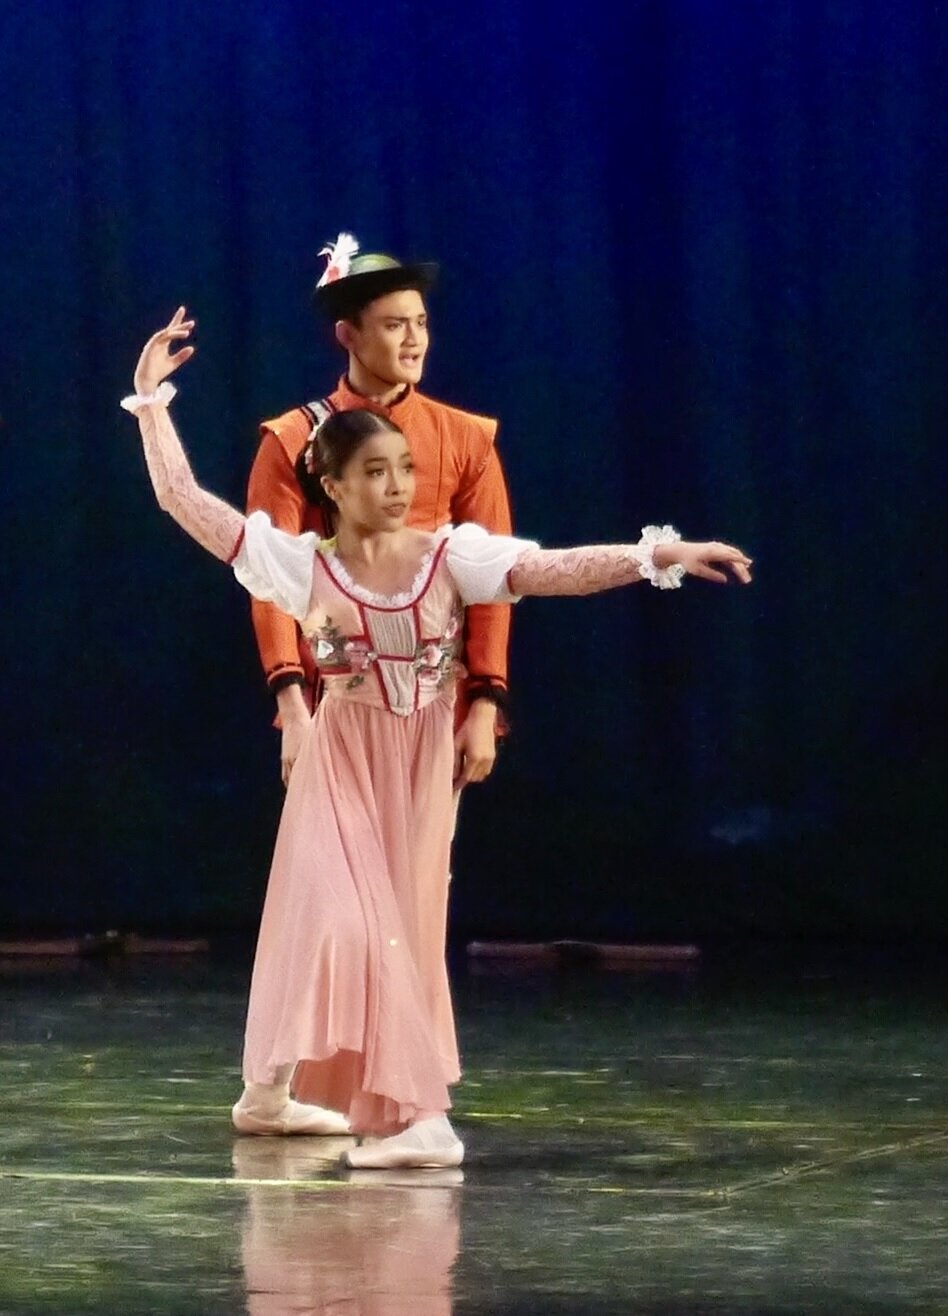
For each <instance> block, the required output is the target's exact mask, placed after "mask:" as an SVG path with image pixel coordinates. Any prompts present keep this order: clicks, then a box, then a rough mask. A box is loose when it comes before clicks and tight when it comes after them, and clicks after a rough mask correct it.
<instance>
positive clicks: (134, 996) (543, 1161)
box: [0, 954, 948, 1316]
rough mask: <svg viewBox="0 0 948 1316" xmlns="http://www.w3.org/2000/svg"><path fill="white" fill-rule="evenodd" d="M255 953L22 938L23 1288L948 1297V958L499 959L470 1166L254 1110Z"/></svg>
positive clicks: (2, 1193) (48, 1298) (469, 1131)
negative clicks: (268, 1129) (568, 964)
mask: <svg viewBox="0 0 948 1316" xmlns="http://www.w3.org/2000/svg"><path fill="white" fill-rule="evenodd" d="M245 978H246V960H245V959H244V958H243V957H240V956H238V957H237V958H236V959H235V958H233V957H231V958H229V959H227V960H221V959H220V958H218V957H216V956H206V957H199V958H195V959H193V960H185V961H183V962H181V961H177V962H176V961H173V960H166V961H163V962H160V963H159V962H145V961H144V960H140V959H135V960H133V959H126V960H122V961H119V962H115V963H111V964H104V963H92V962H63V963H60V964H56V963H50V962H47V963H38V962H37V963H34V962H15V961H6V962H5V963H3V964H2V966H0V1090H2V1093H3V1119H2V1124H0V1313H3V1316H8V1314H9V1316H13V1314H14V1313H15V1316H32V1314H33V1313H44V1314H45V1313H49V1314H50V1316H52V1314H54V1313H55V1316H64V1314H66V1313H69V1314H71V1313H81V1312H96V1313H115V1314H119V1313H120V1314H121V1316H138V1313H161V1312H175V1313H190V1312H194V1313H200V1314H201V1316H218V1313H220V1316H225V1314H226V1316H234V1313H241V1312H245V1311H246V1312H250V1313H253V1314H254V1316H263V1314H266V1316H276V1314H277V1313H294V1316H299V1314H300V1313H323V1312H325V1313H332V1314H333V1316H342V1313H347V1314H348V1313H350V1312H352V1313H356V1312H358V1313H371V1316H409V1313H410V1316H436V1314H437V1316H448V1313H453V1316H466V1314H467V1313H471V1314H473V1313H485V1314H486V1313H500V1314H506V1313H515V1312H516V1313H522V1314H523V1316H526V1314H527V1313H544V1314H547V1313H548V1314H549V1316H559V1314H560V1313H564V1314H565V1313H582V1314H583V1316H587V1314H588V1316H604V1314H605V1313H623V1316H645V1314H646V1313H648V1316H672V1313H674V1314H675V1316H685V1313H715V1314H716V1316H717V1314H719V1313H720V1314H723V1313H733V1312H741V1313H745V1312H746V1313H755V1316H761V1314H770V1316H776V1314H777V1313H780V1314H781V1316H789V1314H790V1313H803V1312H806V1313H814V1312H818V1313H824V1312H825V1313H834V1316H839V1314H841V1313H867V1314H868V1313H873V1316H878V1314H880V1313H886V1314H887V1316H891V1314H892V1313H901V1312H912V1313H917V1312H932V1313H934V1312H944V1311H948V1176H946V1152H948V1131H946V1130H948V1029H946V1022H948V1020H946V1007H945V1001H946V995H945V989H946V987H948V975H945V974H942V973H941V972H940V971H934V972H932V971H923V970H922V969H921V968H920V967H919V966H918V965H917V964H907V963H905V962H901V963H899V962H893V961H890V960H882V959H876V960H874V961H873V960H869V961H866V960H863V961H860V962H858V963H857V962H855V961H852V960H850V961H848V962H846V963H841V962H840V961H839V960H838V959H837V958H836V957H833V956H831V955H828V954H827V955H825V956H823V957H821V958H820V957H812V956H811V957H810V959H809V960H808V962H807V963H806V964H802V963H800V962H783V963H781V962H777V961H776V960H774V959H772V958H771V959H768V958H766V957H760V958H758V959H756V960H755V961H754V962H753V963H746V962H742V960H741V957H740V956H726V957H725V956H721V957H715V956H713V955H712V956H707V955H706V956H705V957H704V959H703V960H702V962H701V963H700V964H699V965H698V966H697V967H694V968H692V969H690V970H689V969H680V970H677V971H674V972H667V973H666V972H658V971H653V972H650V973H647V974H645V973H609V974H606V973H596V972H592V971H587V972H582V973H581V972H574V973H564V972H557V971H550V972H544V973H538V972H536V971H531V972H529V973H527V972H517V971H515V970H511V971H507V972H504V973H498V972H484V971H478V972H474V971H472V970H469V969H466V968H465V967H464V966H463V965H462V966H461V968H460V970H459V972H458V974H457V976H456V981H457V998H458V1007H459V1019H460V1034H461V1040H462V1049H463V1051H464V1053H465V1061H466V1076H465V1080H464V1082H463V1084H462V1085H461V1086H460V1088H459V1089H458V1091H457V1094H456V1095H457V1101H456V1109H455V1116H456V1123H457V1125H458V1127H459V1129H460V1130H461V1131H462V1135H463V1137H464V1140H465V1143H466V1144H467V1147H468V1162H467V1164H466V1165H465V1167H464V1169H463V1172H462V1171H444V1172H438V1171H433V1172H413V1173H401V1174H394V1173H391V1174H388V1173H383V1172H374V1173H373V1172H354V1171H353V1172H345V1171H341V1170H340V1169H338V1168H337V1165H336V1158H337V1157H338V1155H339V1152H340V1151H341V1150H342V1148H343V1147H344V1146H345V1145H346V1144H345V1142H344V1141H343V1142H340V1141H339V1140H330V1139H293V1140H291V1139H259V1138H237V1137H235V1136H233V1135H232V1133H231V1129H230V1125H229V1107H230V1105H231V1103H232V1101H233V1100H234V1099H235V1097H236V1095H237V1094H238V1092H239V1082H238V1075H237V1064H236V1057H237V1053H238V1047H239V1040H240V1033H241V1027H242V1014H243V1005H244V991H245Z"/></svg>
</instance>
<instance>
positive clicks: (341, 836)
mask: <svg viewBox="0 0 948 1316" xmlns="http://www.w3.org/2000/svg"><path fill="white" fill-rule="evenodd" d="M257 516H258V517H261V518H262V519H257V518H256V517H252V518H250V520H249V521H248V525H247V534H246V537H245V540H244V544H243V546H242V548H241V551H240V554H239V556H238V559H237V561H236V562H235V571H236V574H237V576H238V579H240V580H241V582H242V583H243V584H245V585H247V587H248V588H250V589H251V590H252V592H253V593H255V594H256V595H257V596H258V597H259V596H260V595H261V594H265V593H267V592H269V593H270V595H271V596H272V597H274V598H275V599H276V600H277V601H278V602H282V603H284V604H289V606H288V607H287V610H288V611H295V613H296V614H297V615H299V616H300V621H301V625H302V629H303V633H304V635H305V636H306V637H307V638H308V640H309V641H310V643H311V644H312V645H313V650H314V654H315V657H316V661H317V664H318V666H319V669H320V673H321V676H322V678H323V680H324V683H325V694H324V697H323V699H322V700H321V702H320V704H319V707H318V709H317V711H316V714H315V716H314V717H313V720H312V722H311V723H310V725H309V728H308V730H307V733H306V738H305V740H304V743H303V748H302V750H301V753H300V755H299V758H298V759H297V761H296V764H295V766H294V769H293V773H292V775H291V778H290V784H289V788H288V790H287V795H286V803H285V805H284V809H283V815H282V818H281V821H280V828H279V832H278V835H277V841H276V849H275V852H274V856H273V866H272V869H271V872H270V879H269V884H268V887H267V895H266V902H265V905H264V910H263V918H262V923H261V927H260V934H259V940H258V944H257V953H256V959H255V963H254V970H253V980H252V984H251V990H250V1005H249V1011H248V1018H247V1031H246V1039H245V1048H244V1078H245V1080H246V1081H248V1082H259V1083H272V1082H273V1081H274V1071H275V1070H276V1069H277V1067H278V1066H281V1065H286V1064H291V1063H296V1064H297V1068H296V1073H295V1077H294V1083H293V1087H294V1093H295V1095H296V1096H297V1098H298V1099H301V1100H304V1101H311V1102H315V1103H317V1104H318V1105H322V1106H329V1107H332V1108H333V1109H336V1110H341V1111H344V1112H345V1113H346V1114H347V1115H348V1116H349V1118H350V1120H351V1122H352V1125H353V1127H354V1128H356V1129H358V1130H359V1131H364V1132H375V1133H386V1132H390V1131H392V1130H395V1129H397V1128H400V1127H402V1126H403V1125H404V1124H405V1123H406V1122H408V1121H410V1120H411V1119H412V1118H413V1117H414V1116H415V1115H416V1114H417V1113H418V1112H419V1111H429V1112H430V1111H439V1110H446V1109H447V1108H448V1107H449V1106H450V1099H449V1097H448V1086H449V1084H452V1083H455V1082H456V1081H457V1080H458V1078H459V1077H460V1068H459V1063H458V1049H457V1040H456V1037H455V1030H454V1019H453V1011H452V1006H451V996H450V989H449V985H448V977H447V972H446V968H445V926H446V919H447V897H448V883H449V868H450V851H451V839H452V834H453V830H454V809H455V800H454V790H453V785H452V776H453V763H454V711H453V707H454V682H455V674H456V670H457V654H458V652H459V650H460V642H461V636H462V628H463V603H462V595H461V588H463V587H465V586H466V588H465V594H466V597H467V599H468V601H474V600H475V599H477V601H480V600H481V599H482V598H483V597H484V596H485V595H486V596H489V597H490V598H491V599H496V600H498V601H504V600H509V599H510V595H509V594H508V593H507V591H506V586H505V577H506V573H507V570H508V569H509V568H510V566H512V565H513V562H514V561H515V559H516V557H517V556H518V554H520V553H522V552H523V551H524V550H525V549H527V548H530V547H533V545H530V544H528V543H527V542H526V541H524V540H515V539H508V538H504V537H498V536H487V535H486V533H485V532H484V531H482V530H480V529H479V527H475V526H463V527H460V528H459V529H458V530H457V531H453V532H452V531H444V532H441V533H440V534H439V535H438V536H435V539H434V544H433V547H432V550H431V552H430V553H429V554H428V555H427V557H426V559H425V561H424V562H423V564H422V567H421V570H420V571H419V573H418V576H417V577H416V580H415V582H414V585H413V586H412V588H411V589H410V590H409V591H408V592H407V593H406V594H404V595H401V596H398V597H395V598H389V599H385V598H381V597H379V596H376V595H372V594H370V593H368V592H367V591H366V590H364V589H362V588H361V587H359V586H357V585H355V584H354V583H353V582H352V581H351V579H349V578H348V576H347V575H346V573H345V570H344V568H343V567H342V564H341V563H340V562H339V561H338V560H337V559H336V558H335V556H334V554H333V552H332V548H331V545H327V544H318V545H317V544H316V543H315V537H314V536H311V535H310V536H303V537H302V538H299V539H291V538H290V537H289V536H283V535H282V534H281V532H280V531H276V530H274V529H273V528H272V527H271V526H270V524H269V522H268V521H266V518H265V517H262V514H257ZM287 541H288V542H287ZM307 541H308V542H307ZM449 550H450V551H449ZM297 577H298V578H297ZM459 580H460V582H461V584H460V586H459ZM268 582H269V587H268ZM294 593H295V601H294ZM303 597H306V603H305V605H304V604H302V603H301V601H300V600H301V599H302V598H303Z"/></svg>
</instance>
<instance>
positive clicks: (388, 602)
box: [320, 526, 450, 608]
mask: <svg viewBox="0 0 948 1316" xmlns="http://www.w3.org/2000/svg"><path fill="white" fill-rule="evenodd" d="M448 531H450V526H447V527H445V529H444V530H442V531H437V532H436V533H435V538H434V541H433V543H432V545H431V547H430V548H429V549H427V550H426V552H425V554H424V556H423V557H422V559H421V562H420V563H419V564H418V570H417V571H416V572H415V579H414V580H413V581H412V583H411V585H409V587H408V589H407V590H403V591H402V592H401V593H400V594H376V593H375V592H374V591H373V590H370V589H366V587H365V586H364V585H360V584H358V582H356V581H354V580H353V579H352V577H351V576H350V575H349V572H348V571H347V570H346V568H345V567H344V566H343V564H342V561H341V560H340V558H339V555H338V554H337V552H336V550H335V548H334V547H332V546H331V545H327V544H323V545H322V546H321V548H320V552H321V553H322V554H323V555H324V556H325V558H326V559H327V561H328V562H329V564H330V568H331V570H332V574H333V575H334V576H335V578H336V582H337V584H339V585H341V586H342V588H343V589H344V590H345V591H346V593H347V594H351V595H352V597H353V598H354V599H358V600H359V602H360V603H368V604H369V605H370V606H373V605H374V606H376V607H379V608H409V607H411V605H412V604H413V603H417V602H418V597H419V595H420V594H421V593H422V592H423V591H424V589H425V587H426V585H427V584H428V577H429V576H430V575H431V568H432V565H433V563H434V558H435V554H436V553H437V551H438V549H439V548H440V547H441V545H442V543H443V542H444V540H445V538H446V537H447V533H448Z"/></svg>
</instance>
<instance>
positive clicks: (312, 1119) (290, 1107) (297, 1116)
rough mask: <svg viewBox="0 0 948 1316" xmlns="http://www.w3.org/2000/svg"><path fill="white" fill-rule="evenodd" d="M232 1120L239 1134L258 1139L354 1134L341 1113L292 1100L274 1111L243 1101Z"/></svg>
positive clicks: (233, 1114)
mask: <svg viewBox="0 0 948 1316" xmlns="http://www.w3.org/2000/svg"><path fill="white" fill-rule="evenodd" d="M231 1118H232V1119H233V1121H234V1128H235V1129H236V1130H237V1132H238V1133H250V1134H256V1135H257V1136H258V1137H292V1136H301V1137H311V1138H312V1137H316V1138H340V1137H344V1136H345V1135H346V1134H347V1133H351V1131H352V1130H351V1129H350V1127H349V1121H348V1120H347V1119H346V1117H345V1115H341V1114H340V1113H339V1111H337V1110H326V1109H325V1107H323V1106H307V1105H304V1103H303V1102H301V1101H293V1100H292V1098H290V1097H287V1099H286V1101H285V1102H284V1103H283V1104H282V1106H279V1107H277V1108H276V1109H275V1110H272V1111H270V1110H267V1109H261V1108H260V1107H257V1108H254V1107H253V1106H251V1105H249V1104H248V1103H246V1102H245V1100H244V1097H241V1099H240V1101H238V1102H237V1104H236V1106H234V1108H233V1110H232V1111H231Z"/></svg>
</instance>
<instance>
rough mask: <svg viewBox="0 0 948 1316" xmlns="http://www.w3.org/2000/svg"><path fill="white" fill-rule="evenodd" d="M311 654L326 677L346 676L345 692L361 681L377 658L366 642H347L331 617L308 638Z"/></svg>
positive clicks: (347, 639) (346, 638)
mask: <svg viewBox="0 0 948 1316" xmlns="http://www.w3.org/2000/svg"><path fill="white" fill-rule="evenodd" d="M310 644H311V645H312V648H313V655H314V657H315V659H316V665H317V666H318V668H319V670H320V672H322V673H324V674H325V675H326V676H349V677H350V680H348V681H347V682H346V689H347V690H354V689H355V688H356V686H359V685H362V683H363V682H364V681H365V676H364V673H365V672H366V671H368V669H369V668H370V667H371V666H372V664H373V663H374V662H375V661H376V659H377V658H378V654H377V653H376V652H375V650H374V649H373V648H372V647H371V645H370V644H369V643H368V641H367V640H350V639H349V638H348V636H346V635H344V634H343V632H342V631H341V630H340V629H339V627H338V626H334V625H333V620H332V617H327V618H326V620H325V622H324V623H323V625H322V626H320V627H318V628H317V630H316V631H315V633H314V634H313V635H312V636H311V637H310Z"/></svg>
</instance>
